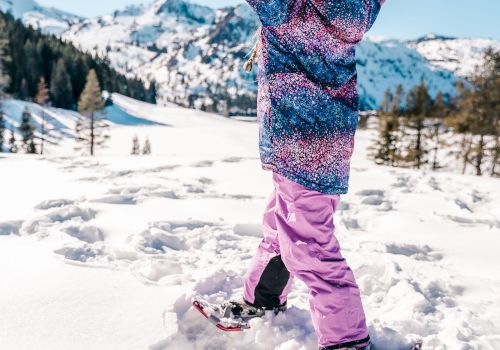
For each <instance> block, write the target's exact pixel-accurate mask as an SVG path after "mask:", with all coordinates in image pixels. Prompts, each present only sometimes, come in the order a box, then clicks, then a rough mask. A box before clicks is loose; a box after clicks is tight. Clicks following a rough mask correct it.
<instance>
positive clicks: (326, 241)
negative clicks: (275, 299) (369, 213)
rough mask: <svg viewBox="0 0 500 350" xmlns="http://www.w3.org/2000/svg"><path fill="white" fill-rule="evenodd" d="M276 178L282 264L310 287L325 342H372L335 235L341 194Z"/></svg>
mask: <svg viewBox="0 0 500 350" xmlns="http://www.w3.org/2000/svg"><path fill="white" fill-rule="evenodd" d="M273 178H274V181H275V187H276V192H277V195H276V227H277V231H278V239H279V245H280V250H281V254H282V258H283V262H284V263H285V266H286V267H287V269H288V271H290V273H291V274H292V275H293V276H294V277H297V278H299V279H301V280H302V281H304V282H305V283H306V285H307V286H308V287H309V292H310V293H309V301H310V307H311V316H312V320H313V324H314V327H315V329H316V333H317V335H318V338H319V344H320V346H335V347H334V348H337V347H336V346H339V347H338V348H347V347H352V346H355V345H357V346H361V345H367V343H368V340H369V338H368V329H367V326H366V320H365V314H364V310H363V306H362V304H361V296H360V292H359V288H358V286H357V284H356V281H355V279H354V275H353V273H352V271H351V269H350V268H349V267H348V266H347V263H346V261H345V259H344V258H343V257H342V255H341V253H340V246H339V242H338V241H337V239H336V238H335V236H334V230H335V225H334V222H333V214H334V212H335V209H336V207H337V205H338V203H339V201H340V196H338V195H326V194H322V193H319V192H316V191H312V190H309V189H307V188H306V187H304V186H302V185H299V184H297V183H295V182H292V181H290V180H288V179H286V178H285V177H283V176H280V175H278V174H274V176H273ZM332 348H333V347H332Z"/></svg>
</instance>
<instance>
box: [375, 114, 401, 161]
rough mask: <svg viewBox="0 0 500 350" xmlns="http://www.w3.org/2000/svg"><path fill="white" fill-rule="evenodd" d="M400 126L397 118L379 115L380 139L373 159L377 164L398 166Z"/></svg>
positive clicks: (390, 115)
mask: <svg viewBox="0 0 500 350" xmlns="http://www.w3.org/2000/svg"><path fill="white" fill-rule="evenodd" d="M398 128H399V124H398V118H397V116H396V117H395V116H393V115H392V114H389V113H380V115H379V138H378V139H377V141H376V143H375V149H374V150H375V152H374V154H373V157H374V158H375V162H376V163H377V164H383V165H392V166H395V165H396V164H397V144H396V142H397V132H398Z"/></svg>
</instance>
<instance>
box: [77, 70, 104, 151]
mask: <svg viewBox="0 0 500 350" xmlns="http://www.w3.org/2000/svg"><path fill="white" fill-rule="evenodd" d="M103 109H104V100H103V98H102V92H101V87H100V85H99V81H98V80H97V75H96V72H95V70H93V69H92V70H90V72H89V74H88V76H87V83H86V85H85V89H84V90H83V92H82V95H81V96H80V101H79V102H78V112H79V113H80V114H81V117H80V118H79V120H78V122H77V125H76V133H77V141H79V142H82V143H83V144H85V146H86V147H88V148H89V152H90V155H91V156H93V155H94V153H95V149H96V147H99V146H102V145H103V144H104V143H105V142H106V140H107V139H108V138H109V136H108V135H107V134H105V129H106V128H107V127H108V124H107V123H106V117H105V114H104V112H103Z"/></svg>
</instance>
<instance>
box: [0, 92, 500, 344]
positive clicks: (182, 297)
mask: <svg viewBox="0 0 500 350" xmlns="http://www.w3.org/2000/svg"><path fill="white" fill-rule="evenodd" d="M113 99H114V101H115V108H117V109H118V110H120V113H126V114H127V115H128V116H130V117H126V116H123V114H120V115H121V117H120V118H121V120H122V122H121V124H113V125H112V127H111V130H110V131H111V135H112V137H111V140H110V144H109V147H108V148H107V149H105V150H102V151H100V152H99V156H98V157H95V158H87V157H79V156H75V154H74V152H72V149H71V146H72V144H71V142H72V141H71V139H68V143H67V144H64V145H61V146H60V147H53V148H52V150H51V152H52V156H51V157H39V156H34V157H30V156H26V155H8V154H0V164H1V169H2V171H1V172H0V193H1V194H2V195H1V196H2V197H1V198H2V200H1V201H0V281H2V283H0V310H2V312H1V313H0V339H1V340H2V345H1V348H2V350H4V349H5V350H14V349H16V350H17V349H75V350H79V349H82V350H83V349H96V350H101V349H103V350H104V349H106V350H114V349H123V347H124V346H126V348H127V349H147V348H149V349H154V350H161V349H175V350H178V349H184V350H195V349H196V350H199V349H238V350H245V349H248V350H250V349H252V350H272V349H274V350H285V349H286V350H299V349H301V350H313V349H317V347H316V340H315V336H314V334H313V330H312V329H313V328H312V324H311V320H310V317H309V313H308V312H309V311H308V297H307V291H306V288H305V286H304V285H303V284H302V283H301V282H300V281H295V283H294V286H293V291H292V293H291V295H290V300H289V302H290V309H289V310H288V311H287V312H286V313H285V314H281V315H278V316H273V315H271V314H269V315H267V316H266V318H265V319H263V320H256V321H255V322H253V324H252V330H250V331H248V332H245V333H242V334H226V333H221V332H220V331H218V330H216V329H215V327H213V326H212V325H210V324H209V323H208V322H207V321H206V320H205V319H204V318H202V317H201V316H200V315H199V314H198V313H197V312H196V311H194V310H192V309H191V308H190V302H189V299H190V296H191V295H192V294H193V293H201V294H204V295H207V296H208V297H209V298H211V299H212V300H221V299H223V298H227V297H232V296H238V295H240V294H241V293H242V288H241V287H242V276H243V274H244V272H245V270H246V268H247V266H248V264H249V262H250V259H251V257H252V254H253V253H254V251H255V249H256V247H257V244H258V242H259V237H260V235H261V232H260V227H259V224H260V220H261V212H262V210H263V208H264V206H265V201H266V198H267V196H268V195H269V193H270V192H271V178H270V174H269V173H266V172H263V171H262V170H260V164H259V160H258V152H257V137H258V129H257V125H256V124H255V123H251V122H243V121H237V120H230V119H225V118H222V117H219V116H216V115H213V114H206V113H203V112H199V111H194V110H190V109H183V108H179V107H174V106H167V107H159V106H152V105H148V104H145V103H140V102H137V101H134V100H132V99H129V98H126V97H122V96H118V95H114V96H113ZM10 103H11V104H12V103H14V102H10ZM12 108H14V107H12ZM53 112H54V117H56V116H57V118H59V119H60V121H61V123H64V124H67V125H71V123H72V121H73V117H72V114H71V113H66V112H64V111H56V110H54V111H53ZM9 118H11V117H9ZM14 118H15V117H14ZM14 118H12V119H14ZM131 118H138V119H139V120H146V121H149V122H154V123H156V124H153V125H152V124H149V123H144V122H143V123H140V124H139V125H137V124H136V125H127V124H135V123H134V122H133V120H134V119H131ZM127 120H129V121H130V122H128V123H127V122H125V121H127ZM134 135H138V137H139V139H140V140H141V144H142V142H143V141H144V139H145V138H146V137H149V138H150V140H151V143H152V147H153V155H152V156H130V155H129V151H130V148H131V139H132V137H133V136H134ZM373 137H374V132H373V131H370V130H361V131H359V132H358V134H357V140H356V152H355V155H354V159H353V164H352V165H353V173H352V182H351V191H350V194H349V195H346V196H344V197H343V201H342V205H341V206H340V208H339V211H338V213H337V214H336V227H337V235H338V238H339V240H340V242H341V244H342V246H343V254H344V256H345V257H346V258H347V259H348V261H349V263H350V265H351V267H352V268H353V270H354V272H355V274H356V277H357V280H358V282H359V284H360V286H361V290H362V297H363V302H364V305H365V308H366V311H367V315H368V319H369V324H370V329H371V334H372V336H373V338H374V340H375V342H376V343H377V344H378V349H379V350H396V349H397V350H406V349H407V347H406V345H405V344H406V343H407V342H408V341H409V340H410V339H414V338H418V337H420V338H423V339H424V341H425V343H426V345H427V349H434V350H445V349H485V350H496V349H498V348H500V337H499V334H500V327H499V324H500V316H499V314H498V309H499V307H500V300H499V299H498V290H500V274H499V270H498V268H497V266H498V265H499V264H500V261H499V256H498V249H497V247H498V236H499V234H500V215H499V211H498V208H499V207H500V192H499V188H500V186H499V180H498V179H491V178H477V177H472V176H460V175H454V174H450V173H446V172H442V173H425V172H417V171H413V170H409V169H395V168H388V167H380V166H375V165H373V163H372V161H370V160H368V159H367V155H366V153H367V149H368V146H369V145H370V143H371V139H372V138H373Z"/></svg>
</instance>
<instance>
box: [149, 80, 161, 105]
mask: <svg viewBox="0 0 500 350" xmlns="http://www.w3.org/2000/svg"><path fill="white" fill-rule="evenodd" d="M157 97H158V91H157V83H156V80H153V81H152V82H151V83H150V84H149V89H148V91H147V99H146V100H147V102H149V103H152V104H156V98H157Z"/></svg>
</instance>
